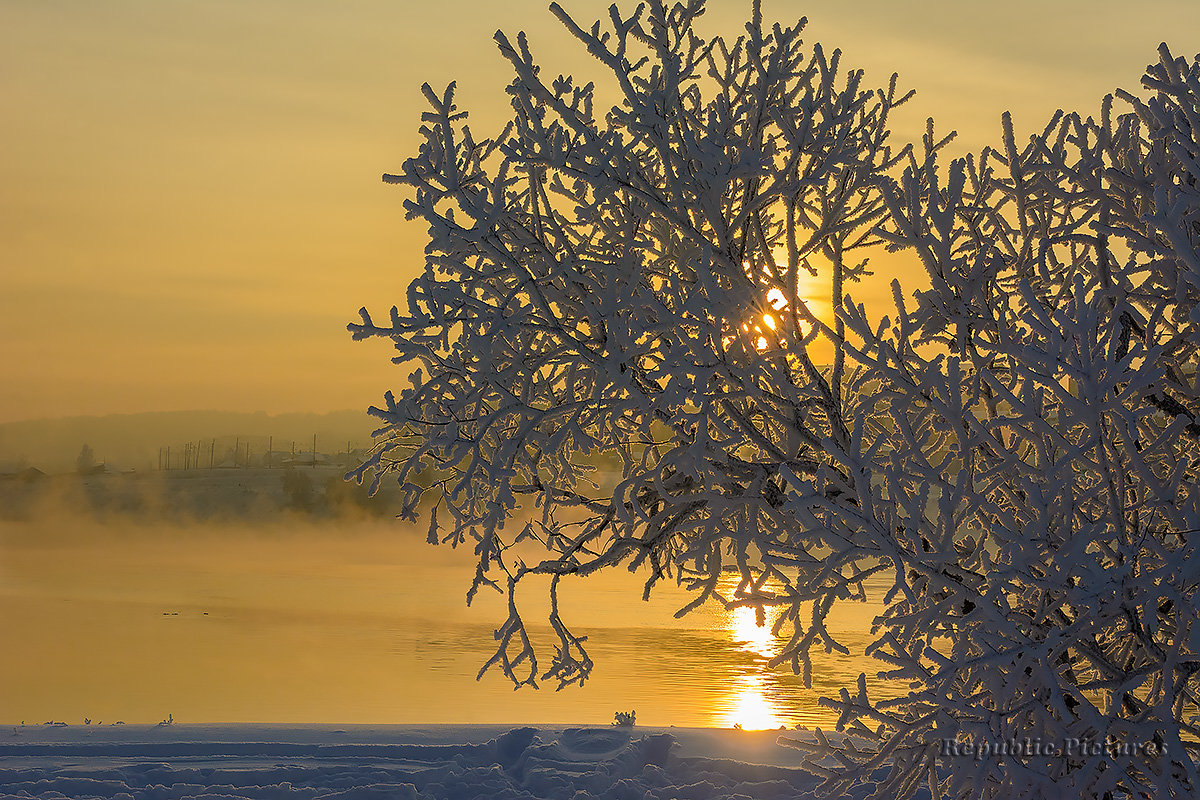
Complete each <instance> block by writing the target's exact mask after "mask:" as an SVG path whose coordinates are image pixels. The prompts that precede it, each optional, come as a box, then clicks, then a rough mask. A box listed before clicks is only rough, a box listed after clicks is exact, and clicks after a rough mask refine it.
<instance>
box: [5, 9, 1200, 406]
mask: <svg viewBox="0 0 1200 800" xmlns="http://www.w3.org/2000/svg"><path fill="white" fill-rule="evenodd" d="M546 5H547V3H546V0H537V2H527V1H526V0H511V1H510V2H505V3H498V2H484V1H483V0H475V1H474V2H467V1H466V0H441V1H440V2H436V3H426V2H421V3H416V2H407V0H392V1H391V2H383V0H344V1H342V2H337V3H334V2H309V1H308V0H274V1H272V2H244V1H243V0H203V1H200V0H194V1H192V2H171V3H162V2H155V1H154V0H140V1H137V0H109V1H108V2H104V3H96V2H94V0H80V1H79V2H59V1H58V0H40V1H39V2H29V1H28V0H24V1H21V2H17V1H15V0H0V93H2V95H3V98H4V100H3V102H2V103H0V144H2V146H0V363H3V365H4V371H5V376H4V378H3V380H0V422H3V421H9V420H16V419H28V418H35V417H43V416H57V415H74V414H107V413H115V412H136V411H149V410H179V409H197V408H209V409H223V410H237V411H255V410H263V411H267V412H270V413H278V412H286V411H326V410H332V409H341V408H354V407H363V408H365V407H366V406H367V405H369V404H371V403H374V402H376V401H377V399H378V398H379V397H380V396H381V395H382V393H383V391H384V390H385V389H386V388H388V387H389V386H392V385H399V384H401V382H402V380H403V376H402V375H401V374H399V371H398V370H397V369H396V368H394V367H391V365H390V364H389V363H388V361H387V359H388V357H389V355H390V350H389V348H388V346H387V345H386V343H383V342H367V343H354V342H352V341H351V340H350V338H349V335H348V334H347V333H346V332H345V325H346V323H347V322H349V321H351V320H352V319H354V318H355V315H356V310H357V309H358V307H359V306H361V305H367V306H368V307H370V308H372V309H377V310H380V311H383V310H385V309H386V308H387V307H388V306H390V305H391V304H393V303H395V302H399V301H401V299H402V297H403V290H404V287H405V286H406V285H407V283H408V281H409V280H410V279H411V278H412V277H413V276H415V275H416V274H417V273H418V272H419V270H420V268H421V265H422V247H423V231H422V230H421V229H420V228H419V227H417V226H415V225H411V224H406V223H404V222H403V219H402V212H401V202H402V200H403V198H404V196H405V193H404V190H402V189H398V188H395V187H387V186H384V185H383V184H382V183H381V182H380V180H379V176H380V174H381V173H383V172H385V171H389V170H396V169H397V168H398V167H399V164H400V162H401V161H402V159H403V158H405V157H406V156H408V155H410V154H411V153H412V152H413V151H414V148H415V145H416V143H417V138H416V133H415V131H416V127H417V124H418V115H419V114H420V112H421V110H422V107H421V104H422V102H423V101H422V98H421V96H420V91H419V88H420V85H421V83H422V82H423V81H429V82H430V83H432V84H433V85H435V86H442V85H444V84H445V83H446V82H448V81H449V80H457V81H458V83H459V87H460V92H459V99H460V102H461V105H463V106H464V107H465V108H467V109H468V110H471V111H473V112H474V114H473V118H474V119H475V123H474V126H475V127H476V129H477V130H491V129H492V128H493V125H492V124H489V123H496V122H498V121H499V119H500V116H499V115H500V113H501V112H502V111H503V109H504V107H505V98H504V95H503V92H502V88H503V86H504V84H505V83H506V82H507V80H508V73H507V72H506V70H505V68H504V63H503V62H502V60H501V58H500V56H499V54H498V53H497V52H496V50H495V47H494V45H493V44H492V41H491V34H492V33H493V32H494V31H495V29H496V28H503V29H504V30H506V31H508V32H510V33H513V32H515V31H517V30H520V29H525V30H526V31H528V32H529V34H530V38H531V42H532V44H533V46H534V48H535V52H539V53H541V54H542V56H541V58H540V61H541V63H542V64H543V65H544V66H545V68H546V70H547V71H552V72H553V73H558V72H568V73H574V74H575V75H576V76H577V77H581V78H583V77H591V76H592V75H593V74H594V70H595V68H596V66H597V64H596V62H594V61H592V60H591V59H590V58H588V57H587V56H586V55H584V54H582V53H581V52H580V49H579V48H578V47H576V46H575V42H574V40H573V39H571V38H570V37H569V36H567V35H565V34H564V33H563V32H562V31H561V30H560V29H559V28H558V24H557V22H556V21H555V20H554V19H553V18H552V17H551V16H550V15H549V14H548V13H547V12H546V10H545V7H546ZM563 5H564V6H565V7H566V8H567V9H568V10H569V11H571V12H572V13H573V14H574V15H575V16H576V18H577V19H579V20H581V21H585V22H586V21H589V20H591V19H594V18H597V17H598V16H602V15H606V11H605V9H606V8H607V2H582V0H576V1H575V2H563ZM749 6H750V4H749V2H730V1H729V0H720V1H719V2H716V3H710V13H709V16H708V17H706V22H705V27H706V30H705V32H706V33H709V34H712V33H718V32H723V33H727V34H729V35H731V36H732V35H734V34H736V32H737V31H738V30H740V26H741V23H742V22H743V21H744V19H745V17H746V16H747V15H748V10H749ZM764 10H765V14H766V16H767V17H768V18H774V19H779V20H784V21H792V20H794V19H795V18H796V17H798V16H799V15H801V14H807V15H808V16H809V18H810V19H811V20H812V25H811V27H810V29H809V37H808V38H809V40H810V41H811V40H814V39H816V40H820V41H821V42H822V43H824V44H825V45H826V46H827V47H833V46H839V47H841V48H842V49H843V50H845V51H846V54H847V57H848V59H849V60H848V62H847V63H852V64H854V65H858V66H862V67H865V68H866V69H867V70H868V74H869V76H876V78H877V80H879V81H884V80H886V77H887V75H888V74H890V72H891V71H893V70H895V71H899V72H900V74H901V79H902V82H903V83H904V84H905V85H907V86H911V87H915V88H917V89H918V96H917V98H916V100H915V101H914V104H913V106H912V107H911V110H910V111H909V114H908V116H907V117H906V118H904V119H902V120H900V123H901V125H900V126H899V127H898V129H897V134H898V135H899V136H901V137H911V136H914V135H919V130H920V128H921V127H922V125H923V119H924V117H925V116H926V115H933V116H934V117H936V118H937V119H938V121H939V125H940V127H941V128H943V129H947V130H948V129H950V128H957V129H958V130H959V131H960V132H961V134H962V137H961V143H962V145H963V146H966V147H970V148H972V149H977V148H978V147H979V146H981V145H982V144H983V143H985V142H988V141H994V140H995V138H996V136H995V133H996V132H997V131H998V128H999V123H998V120H999V115H1000V113H1001V111H1002V110H1004V109H1006V108H1008V109H1012V110H1013V111H1014V112H1015V113H1016V114H1017V121H1018V127H1019V128H1023V129H1024V130H1026V131H1028V130H1030V129H1032V128H1034V127H1038V126H1040V124H1041V123H1042V122H1044V121H1045V119H1046V118H1047V117H1048V116H1049V114H1050V113H1051V112H1052V111H1053V110H1054V109H1055V108H1057V107H1060V106H1062V107H1067V108H1081V109H1084V110H1091V109H1095V108H1096V107H1097V101H1098V99H1099V97H1100V96H1101V95H1102V94H1104V93H1105V92H1106V91H1109V90H1111V89H1112V88H1114V87H1116V86H1123V87H1128V88H1133V87H1135V86H1136V84H1137V81H1138V79H1139V77H1140V75H1141V71H1142V69H1143V67H1144V66H1145V64H1147V63H1148V62H1150V61H1151V60H1154V59H1155V58H1156V54H1155V48H1156V46H1157V44H1158V42H1159V41H1161V40H1163V39H1166V40H1167V41H1168V42H1169V43H1170V44H1171V45H1172V47H1173V49H1174V50H1175V51H1176V53H1177V54H1180V55H1191V54H1193V53H1195V52H1196V51H1197V49H1200V7H1198V4H1195V3H1193V2H1185V1H1184V0H1174V1H1173V2H1148V3H1142V4H1140V5H1139V7H1138V9H1137V11H1136V12H1134V11H1131V10H1130V7H1129V6H1128V5H1127V4H1124V3H1110V2H1082V0H1073V1H1072V2H1056V1H1055V0H1040V1H1039V2H1032V0H1021V1H1020V2H1017V3H1006V4H1004V5H1003V7H1001V5H1000V4H993V3H984V2H950V1H949V0H937V2H930V3H923V4H912V5H911V7H905V6H902V5H901V4H896V3H893V2H885V0H872V2H864V3H859V4H857V5H856V6H854V7H853V8H849V7H848V6H847V5H845V4H841V3H838V2H835V1H834V0H820V1H819V2H802V3H797V2H782V1H781V0H774V2H773V1H772V0H766V2H764ZM889 277H890V276H889ZM864 291H865V292H866V297H867V299H868V302H870V300H871V298H873V297H875V296H877V295H879V294H880V293H879V291H878V287H874V286H872V287H867V288H866V289H865V290H864Z"/></svg>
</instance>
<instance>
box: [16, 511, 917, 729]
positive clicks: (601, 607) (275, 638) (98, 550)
mask: <svg viewBox="0 0 1200 800" xmlns="http://www.w3.org/2000/svg"><path fill="white" fill-rule="evenodd" d="M423 538H424V536H423V531H417V530H415V529H413V528H410V527H407V526H404V525H402V524H400V523H396V522H392V521H386V522H367V521H355V522H337V523H324V524H321V525H318V524H315V523H313V522H311V521H305V522H291V523H286V522H281V523H278V524H271V525H257V526H249V525H244V526H243V525H230V524H213V523H205V524H199V523H197V524H186V525H181V524H173V523H171V524H169V523H162V524H156V525H146V524H141V525H138V526H136V527H131V526H130V525H129V524H128V523H115V522H110V523H107V524H100V523H97V522H95V521H93V520H59V521H55V522H46V521H39V522H5V523H0V642H3V645H4V646H3V653H4V655H3V657H0V723H19V722H20V721H22V720H23V721H25V722H26V723H42V722H46V721H50V720H58V721H64V722H68V723H71V724H75V723H82V722H83V721H84V719H85V718H88V719H91V720H93V722H105V723H108V722H114V721H117V720H123V721H126V722H129V723H134V722H157V721H158V720H160V719H165V718H166V717H167V716H168V715H172V716H173V718H174V719H177V720H182V721H187V722H196V723H207V722H243V723H246V722H285V723H292V722H295V723H432V722H437V723H501V724H507V723H515V722H520V723H544V724H551V723H569V724H607V723H608V722H610V721H612V718H613V713H614V712H615V711H629V710H636V712H637V720H638V722H639V723H642V724H647V725H678V726H718V727H731V726H734V725H741V726H742V727H745V728H772V727H778V726H780V725H787V726H793V725H797V724H803V725H808V726H813V725H821V726H822V727H827V728H828V727H832V726H833V723H834V719H835V718H834V716H833V715H832V714H831V713H830V711H829V710H828V709H825V708H821V707H819V706H818V705H817V698H818V697H819V696H820V695H821V694H836V693H837V691H838V690H839V689H840V688H842V687H843V686H845V687H847V688H850V689H851V690H853V688H854V684H855V681H856V680H857V677H858V675H859V673H860V672H864V671H865V672H867V674H868V675H873V674H874V673H875V672H876V671H878V669H879V665H878V664H877V663H876V662H874V661H872V660H870V659H864V658H861V657H858V658H847V657H845V656H839V655H837V654H832V655H827V656H826V655H823V656H822V658H821V660H819V661H817V662H816V663H815V666H814V671H813V687H812V689H806V688H804V686H803V682H802V681H801V679H800V678H799V677H797V676H795V675H793V674H792V673H791V671H790V668H788V667H783V668H780V669H775V670H768V669H767V668H766V663H767V662H768V661H769V660H770V658H771V657H772V656H773V655H775V654H776V653H777V652H778V646H779V643H778V642H777V641H776V640H775V639H774V637H772V636H771V634H770V631H769V629H768V628H760V627H758V626H757V625H756V624H755V620H754V612H753V610H751V609H734V610H732V611H726V610H725V609H723V608H720V607H717V606H708V607H702V608H701V609H699V610H697V611H695V612H693V613H692V614H690V615H688V616H686V617H684V618H683V619H681V620H676V619H674V618H673V613H674V612H675V610H676V609H678V608H679V607H681V606H682V605H683V604H684V603H686V602H687V600H688V599H689V597H688V595H687V594H686V593H684V592H683V591H682V590H680V589H677V588H674V587H666V588H664V589H662V590H657V591H656V592H655V594H654V595H653V596H652V598H651V601H650V602H646V603H643V602H642V601H641V579H640V578H638V577H636V576H630V575H628V574H624V573H622V574H613V575H605V576H593V577H591V578H588V579H586V580H578V581H574V582H571V583H566V582H564V584H563V586H562V588H561V589H560V600H561V603H562V607H563V617H564V619H565V620H566V621H567V623H568V624H571V625H572V628H573V630H574V631H575V632H576V633H585V634H587V635H588V636H589V642H588V647H589V651H590V654H591V655H592V657H593V659H594V661H595V662H596V668H595V671H594V673H593V678H592V679H591V680H589V681H588V682H587V684H586V685H585V686H584V687H582V688H576V687H571V688H567V689H564V690H563V691H559V692H556V691H554V686H553V684H550V685H546V686H544V688H542V689H541V690H539V691H532V690H530V689H522V690H520V691H514V690H513V688H512V685H511V683H509V682H507V681H506V679H505V678H504V677H503V676H502V675H500V674H499V672H495V671H493V672H490V673H488V674H487V675H485V676H484V678H483V679H482V680H481V681H476V680H475V676H476V673H477V671H478V669H479V668H480V666H481V665H482V664H483V663H484V662H485V661H486V660H487V658H488V657H489V656H490V655H491V653H492V650H491V647H492V646H493V640H492V639H493V637H492V632H493V630H494V629H495V627H497V626H498V625H499V624H500V623H501V622H502V621H503V618H504V605H503V602H502V601H501V599H500V598H499V597H498V596H496V595H486V594H482V593H481V596H480V598H479V599H478V600H477V601H476V602H475V604H474V605H473V606H472V607H471V608H467V607H466V605H465V603H464V598H465V593H466V590H467V587H468V585H469V580H470V576H471V574H472V566H471V554H470V552H469V551H466V552H463V551H452V550H450V549H449V548H443V547H436V548H435V547H430V546H428V545H425V544H424V543H423V541H422V540H423ZM880 596H882V590H880V589H877V590H876V591H875V592H874V596H873V600H874V601H875V602H874V603H870V604H867V605H865V606H859V607H857V608H855V609H852V610H851V611H850V612H849V613H843V614H840V615H839V616H838V619H837V626H836V627H837V629H838V631H839V632H840V634H841V639H842V641H843V642H844V643H845V644H847V645H848V646H850V648H851V650H852V651H857V652H861V650H862V648H863V647H865V645H866V644H867V643H868V641H869V640H868V638H867V636H866V632H867V628H868V626H869V620H870V618H871V617H872V616H873V615H874V614H875V613H877V611H878V608H879V607H878V605H877V601H878V598H879V597H880ZM523 600H525V601H527V611H526V613H527V615H528V620H529V621H530V623H531V624H534V623H536V622H537V621H538V620H539V619H543V618H544V610H545V593H544V591H542V590H541V589H540V588H539V587H537V586H535V585H531V586H530V588H529V590H527V592H526V594H525V596H524V598H523ZM770 621H771V620H770V619H768V623H769V622H770ZM535 634H536V635H538V636H542V635H544V634H545V631H544V630H535ZM549 656H550V651H549V649H548V648H547V649H546V650H545V651H544V652H543V653H542V657H543V664H542V665H541V666H542V669H543V670H544V668H545V665H546V664H548V662H549ZM897 692H898V689H897V688H896V687H891V691H890V693H891V694H895V693H897Z"/></svg>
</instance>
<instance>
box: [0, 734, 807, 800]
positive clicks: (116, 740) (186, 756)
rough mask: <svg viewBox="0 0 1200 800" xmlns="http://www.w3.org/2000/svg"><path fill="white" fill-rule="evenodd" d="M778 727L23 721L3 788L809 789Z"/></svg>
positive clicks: (794, 794) (115, 792)
mask: <svg viewBox="0 0 1200 800" xmlns="http://www.w3.org/2000/svg"><path fill="white" fill-rule="evenodd" d="M781 735H785V736H788V737H793V738H794V737H799V736H805V735H807V734H806V733H805V732H803V731H788V732H783V731H739V730H719V729H697V728H640V727H634V728H625V727H615V726H614V727H607V728H562V727H541V728H531V727H517V728H510V727H504V726H428V727H421V726H388V727H375V726H346V727H334V726H267V725H256V726H245V725H242V726H214V725H180V724H172V725H163V726H133V725H103V726H96V725H87V726H83V725H72V726H49V725H38V726H28V725H27V726H22V727H15V728H12V729H11V731H5V733H4V735H3V743H2V744H0V798H2V799H3V800H8V799H9V798H22V800H28V798H30V797H36V798H46V799H47V800H48V799H50V798H56V799H57V798H62V797H64V796H65V797H72V798H122V799H123V800H124V799H126V798H139V799H140V798H153V800H177V799H178V800H182V799H183V798H203V800H221V799H222V798H263V799H264V800H267V799H269V800H275V799H276V798H339V799H344V800H351V799H352V798H364V799H365V798H372V799H374V798H430V799H431V800H432V799H434V798H438V799H439V800H440V799H441V798H446V799H450V798H453V799H454V800H468V799H472V800H473V799H474V798H489V799H495V800H504V799H505V798H511V799H512V800H516V799H517V798H563V800H584V798H593V797H596V798H620V799H621V800H625V799H626V798H630V799H632V798H637V800H643V798H648V799H651V800H668V798H672V799H675V800H716V799H717V798H731V799H732V798H740V799H741V800H745V799H746V798H772V799H773V798H802V797H814V795H813V790H814V788H815V786H816V780H815V779H814V778H813V777H812V776H811V775H809V774H808V773H807V772H805V771H803V770H802V769H800V767H799V764H800V756H801V754H800V753H799V751H797V750H794V749H791V748H788V747H784V746H781V745H780V744H778V742H777V740H778V739H779V738H780V736H781Z"/></svg>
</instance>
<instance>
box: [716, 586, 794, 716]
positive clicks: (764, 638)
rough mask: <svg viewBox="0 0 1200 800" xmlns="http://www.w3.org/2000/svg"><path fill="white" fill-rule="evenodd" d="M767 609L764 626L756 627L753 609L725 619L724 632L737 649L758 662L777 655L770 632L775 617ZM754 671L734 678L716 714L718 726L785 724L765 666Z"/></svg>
mask: <svg viewBox="0 0 1200 800" xmlns="http://www.w3.org/2000/svg"><path fill="white" fill-rule="evenodd" d="M775 616H776V615H774V614H772V613H771V611H770V610H769V609H768V610H767V614H766V619H765V620H764V622H765V624H764V625H759V624H758V622H757V620H756V618H755V612H754V609H753V608H747V607H740V608H735V609H733V610H732V611H731V612H730V613H729V615H728V617H727V619H726V629H727V631H728V632H729V636H730V638H731V639H732V640H733V641H734V643H735V644H737V646H738V647H739V648H740V649H742V650H744V651H746V652H748V653H752V654H754V655H755V656H756V657H757V658H756V659H755V660H756V661H759V660H760V659H770V658H771V657H772V656H774V655H775V654H776V652H777V643H776V640H775V636H774V634H773V633H772V632H771V625H772V623H773V622H774V617H775ZM751 669H752V670H753V671H752V672H749V673H747V674H744V675H739V676H737V677H736V678H735V679H734V684H733V686H732V690H731V692H730V694H729V696H728V698H727V700H726V702H725V703H723V704H722V707H721V709H720V711H719V713H718V718H717V724H718V725H720V726H722V727H725V728H732V727H740V728H742V729H743V730H768V729H772V728H778V727H780V726H782V725H786V721H785V720H784V719H783V718H782V715H781V713H780V710H779V708H778V706H777V704H776V700H775V698H773V697H772V693H771V691H770V687H769V686H768V684H767V679H766V674H765V666H764V665H763V664H762V663H761V662H760V663H756V664H755V665H754V666H753V667H752V668H751Z"/></svg>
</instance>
